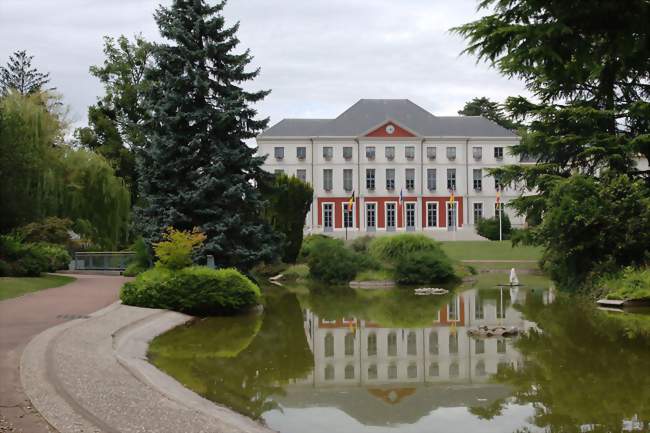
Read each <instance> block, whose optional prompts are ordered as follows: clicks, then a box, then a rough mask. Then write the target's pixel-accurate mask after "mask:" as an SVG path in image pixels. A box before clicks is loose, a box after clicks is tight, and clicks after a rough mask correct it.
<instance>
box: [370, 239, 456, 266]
mask: <svg viewBox="0 0 650 433" xmlns="http://www.w3.org/2000/svg"><path fill="white" fill-rule="evenodd" d="M425 251H430V252H436V253H441V254H443V255H444V253H443V251H442V249H441V248H440V245H439V244H438V242H436V241H435V240H433V239H431V238H429V237H427V236H425V235H418V234H400V235H394V236H382V237H377V238H375V239H374V240H373V241H372V242H371V244H370V248H369V252H370V255H372V256H373V257H374V258H375V259H377V260H379V261H382V262H387V263H392V264H396V263H398V262H400V261H402V260H403V259H404V258H405V257H406V256H407V255H408V254H410V253H414V252H425Z"/></svg>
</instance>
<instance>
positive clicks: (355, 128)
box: [260, 99, 516, 138]
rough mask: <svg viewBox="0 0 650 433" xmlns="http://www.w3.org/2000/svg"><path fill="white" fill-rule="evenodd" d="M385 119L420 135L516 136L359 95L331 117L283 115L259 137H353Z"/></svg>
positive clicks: (476, 119) (477, 121) (467, 119)
mask: <svg viewBox="0 0 650 433" xmlns="http://www.w3.org/2000/svg"><path fill="white" fill-rule="evenodd" d="M388 120H393V121H395V122H396V123H397V124H398V125H400V126H402V127H405V128H406V129H408V130H410V131H412V132H413V133H415V134H416V135H419V136H422V137H515V136H516V134H514V133H513V132H512V131H509V130H508V129H505V128H503V127H502V126H500V125H498V124H496V123H494V122H492V121H491V120H488V119H486V118H484V117H481V116H445V117H438V116H434V115H433V114H431V113H429V112H428V111H427V110H425V109H424V108H422V107H420V106H418V105H416V104H414V103H413V102H411V101H409V100H408V99H361V100H359V101H358V102H357V103H356V104H354V105H353V106H351V107H350V108H348V109H347V110H346V111H344V112H343V113H342V114H341V115H339V116H338V117H337V118H335V119H284V120H282V121H280V122H279V123H276V124H275V125H273V126H271V127H270V128H269V129H267V130H266V131H264V132H263V133H262V134H260V138H273V137H357V136H361V135H363V134H365V133H367V132H369V131H370V130H371V129H373V128H376V127H379V126H381V125H382V124H383V123H385V122H386V121H388Z"/></svg>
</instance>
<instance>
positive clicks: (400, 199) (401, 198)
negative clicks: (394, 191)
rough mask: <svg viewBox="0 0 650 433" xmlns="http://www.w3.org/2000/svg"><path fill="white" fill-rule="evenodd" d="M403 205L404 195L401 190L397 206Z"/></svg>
mask: <svg viewBox="0 0 650 433" xmlns="http://www.w3.org/2000/svg"><path fill="white" fill-rule="evenodd" d="M402 203H404V195H403V194H402V190H401V189H400V190H399V204H400V206H401V205H402Z"/></svg>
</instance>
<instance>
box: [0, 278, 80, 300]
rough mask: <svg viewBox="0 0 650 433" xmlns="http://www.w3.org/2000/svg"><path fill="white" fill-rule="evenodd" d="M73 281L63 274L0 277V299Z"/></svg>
mask: <svg viewBox="0 0 650 433" xmlns="http://www.w3.org/2000/svg"><path fill="white" fill-rule="evenodd" d="M72 281H74V278H72V277H67V276H64V275H45V276H42V277H21V278H18V277H0V301H2V300H4V299H9V298H15V297H16V296H20V295H24V294H25V293H30V292H37V291H39V290H43V289H49V288H52V287H59V286H62V285H64V284H68V283H70V282H72Z"/></svg>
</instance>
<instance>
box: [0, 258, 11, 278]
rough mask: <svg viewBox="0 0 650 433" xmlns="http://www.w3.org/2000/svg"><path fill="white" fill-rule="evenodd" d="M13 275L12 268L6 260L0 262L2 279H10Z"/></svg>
mask: <svg viewBox="0 0 650 433" xmlns="http://www.w3.org/2000/svg"><path fill="white" fill-rule="evenodd" d="M10 275H11V266H10V265H9V263H7V262H5V261H4V260H0V277H8V276H10Z"/></svg>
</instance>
